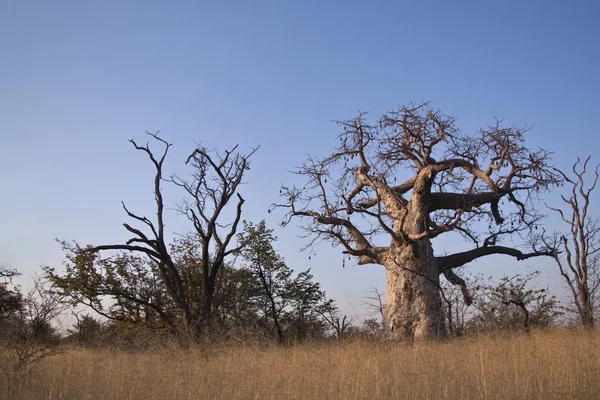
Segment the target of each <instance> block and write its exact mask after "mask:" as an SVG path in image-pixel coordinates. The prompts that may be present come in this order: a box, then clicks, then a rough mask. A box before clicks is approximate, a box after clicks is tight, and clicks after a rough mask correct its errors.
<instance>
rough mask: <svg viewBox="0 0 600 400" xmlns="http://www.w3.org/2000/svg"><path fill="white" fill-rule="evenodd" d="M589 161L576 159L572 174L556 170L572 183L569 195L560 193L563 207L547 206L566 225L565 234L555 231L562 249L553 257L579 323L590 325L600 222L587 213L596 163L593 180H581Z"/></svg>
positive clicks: (599, 268)
mask: <svg viewBox="0 0 600 400" xmlns="http://www.w3.org/2000/svg"><path fill="white" fill-rule="evenodd" d="M589 161H590V157H588V158H587V159H586V160H585V161H584V162H583V164H582V163H581V160H580V159H577V162H575V164H574V165H573V175H572V176H568V175H567V174H565V173H564V172H562V171H558V170H557V171H558V172H559V173H560V174H561V175H562V177H563V179H564V181H565V182H566V183H567V184H568V185H569V186H570V187H571V195H570V197H565V196H561V198H562V201H563V202H564V203H565V205H566V210H563V209H561V208H557V207H551V206H548V208H550V209H551V210H553V211H556V212H557V213H558V214H560V217H561V218H562V220H563V221H564V222H565V224H566V225H567V226H568V228H569V229H568V233H567V234H566V235H560V234H555V235H554V238H553V241H554V242H558V243H559V244H560V248H561V250H562V253H563V254H562V255H560V254H556V255H555V256H554V259H555V260H556V263H557V264H558V268H559V271H560V274H561V275H562V277H563V278H564V279H565V282H566V284H567V286H568V288H569V291H570V293H571V299H572V301H573V303H574V305H575V308H576V310H577V314H578V315H579V318H580V319H581V323H582V324H583V325H584V326H586V327H589V328H593V327H594V300H595V299H596V295H597V293H598V287H600V224H599V221H598V219H597V218H595V217H594V216H592V215H591V214H590V196H591V194H592V192H593V190H594V189H595V188H596V184H597V183H598V168H599V166H596V168H595V170H594V175H593V180H592V184H591V185H590V186H589V187H587V188H586V187H585V182H584V181H585V176H586V173H587V172H588V164H589Z"/></svg>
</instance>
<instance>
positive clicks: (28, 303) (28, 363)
mask: <svg viewBox="0 0 600 400" xmlns="http://www.w3.org/2000/svg"><path fill="white" fill-rule="evenodd" d="M17 275H18V272H16V271H15V270H8V271H7V270H5V271H2V272H1V276H2V277H3V278H4V279H5V280H4V281H3V282H2V283H0V287H2V288H3V290H2V295H3V296H2V297H3V299H2V300H3V301H2V303H3V305H4V307H3V310H2V311H3V312H2V315H1V319H0V352H1V354H0V358H2V360H1V362H0V368H3V369H8V371H5V374H2V375H6V373H7V374H9V375H13V376H16V377H17V378H19V379H24V378H25V377H26V375H27V373H28V372H29V371H30V369H31V368H32V367H33V366H34V365H35V364H37V363H38V362H40V361H41V360H42V359H44V358H46V357H49V356H53V355H56V354H58V353H59V352H60V346H59V345H60V335H59V334H58V333H57V331H56V330H55V328H54V327H53V326H52V323H53V321H54V320H55V318H56V317H57V316H58V315H59V314H60V313H62V312H63V311H64V310H65V309H66V307H67V306H66V303H65V302H64V301H63V297H62V296H61V295H60V294H58V293H56V292H54V291H52V290H51V289H49V287H48V286H49V285H48V282H47V281H45V280H44V279H42V278H39V277H37V276H35V277H34V278H33V287H32V289H31V290H29V291H28V292H23V291H22V290H21V288H20V287H19V286H17V285H13V284H12V282H11V281H10V279H11V278H12V277H15V276H17ZM11 286H12V287H11ZM7 296H8V297H7ZM7 298H8V299H9V301H8V302H7ZM7 303H10V307H7ZM9 384H10V388H9V389H10V390H13V389H14V390H18V384H17V386H16V387H15V386H14V384H15V382H12V383H9Z"/></svg>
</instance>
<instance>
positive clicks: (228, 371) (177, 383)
mask: <svg viewBox="0 0 600 400" xmlns="http://www.w3.org/2000/svg"><path fill="white" fill-rule="evenodd" d="M215 348H216V347H215V346H212V347H211V351H210V352H207V351H205V350H203V349H202V348H194V349H191V350H187V351H184V350H181V349H177V348H170V349H169V348H161V349H157V350H155V351H138V352H126V351H123V350H109V349H97V350H93V349H79V348H72V349H69V350H67V351H66V352H64V353H63V354H60V355H57V356H54V357H50V358H47V359H44V360H43V361H42V362H41V363H40V364H38V365H37V366H35V367H34V368H33V369H32V370H31V371H30V373H29V374H28V375H26V376H25V377H21V378H18V377H16V376H12V375H10V374H8V373H3V374H2V376H1V378H0V398H11V399H50V398H52V399H100V398H102V399H145V400H151V399H200V398H210V399H317V398H318V399H330V398H336V399H367V398H368V399H389V398H394V399H507V398H511V399H525V398H527V399H565V398H576V399H588V398H597V394H598V393H600V335H599V334H598V333H597V332H576V331H567V330H556V331H551V332H534V333H532V334H530V335H513V336H491V335H487V336H477V337H471V338H464V339H458V340H454V341H450V342H446V343H421V344H415V345H406V344H393V343H383V342H377V341H367V340H348V341H340V342H338V343H336V342H329V343H306V344H300V345H292V346H277V345H269V346H249V345H223V346H219V347H218V348H216V349H215ZM5 372H6V371H5Z"/></svg>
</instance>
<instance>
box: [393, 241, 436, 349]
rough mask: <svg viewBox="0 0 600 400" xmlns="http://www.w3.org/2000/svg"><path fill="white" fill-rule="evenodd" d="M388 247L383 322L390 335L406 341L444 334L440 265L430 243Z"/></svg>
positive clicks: (427, 338) (431, 337)
mask: <svg viewBox="0 0 600 400" xmlns="http://www.w3.org/2000/svg"><path fill="white" fill-rule="evenodd" d="M415 247H416V248H414V249H413V246H409V245H405V246H403V247H401V248H393V247H392V248H390V250H389V252H388V254H387V255H386V256H385V257H384V259H383V262H384V265H385V267H386V270H387V277H386V280H387V283H386V304H385V309H384V313H385V323H386V325H387V327H388V329H389V331H390V333H391V335H392V337H393V338H395V339H399V340H408V341H421V340H437V339H443V338H446V337H447V330H446V325H445V317H444V315H445V314H444V309H443V305H442V299H441V295H440V288H439V276H440V272H439V267H438V265H437V263H436V260H435V258H434V257H433V251H432V248H431V244H430V242H429V241H428V240H421V241H419V242H418V244H416V245H415Z"/></svg>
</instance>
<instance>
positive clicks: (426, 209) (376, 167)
mask: <svg viewBox="0 0 600 400" xmlns="http://www.w3.org/2000/svg"><path fill="white" fill-rule="evenodd" d="M338 125H339V126H340V128H341V129H342V130H341V133H340V134H339V146H338V147H337V148H336V149H335V150H334V152H333V153H332V154H331V155H329V156H327V157H324V158H315V157H309V158H308V160H307V161H306V162H305V163H303V164H302V165H301V166H300V167H298V168H297V170H296V171H295V172H296V173H297V174H299V175H300V176H302V177H304V178H305V179H306V184H305V186H303V187H297V186H285V185H284V186H282V188H281V196H282V197H283V199H284V201H283V202H282V203H279V204H274V205H273V206H272V208H271V211H272V210H274V209H277V208H283V209H285V210H286V213H285V216H284V218H283V221H282V224H283V225H287V224H288V223H290V221H291V220H293V219H294V218H296V217H298V218H300V219H301V221H302V227H303V229H305V230H306V232H307V236H308V237H310V238H311V241H310V243H309V244H308V246H311V245H312V244H313V243H314V242H315V241H320V240H327V241H331V242H332V243H333V244H334V245H339V246H342V248H343V253H344V254H347V255H349V256H354V257H356V258H357V260H358V264H361V265H362V264H381V265H383V266H384V267H385V268H386V272H387V278H386V280H387V283H386V305H385V321H386V325H387V327H388V328H389V330H390V331H391V332H392V335H393V337H395V338H402V339H408V340H425V339H435V338H442V337H445V336H446V335H447V332H446V327H445V324H444V312H443V306H442V301H441V298H440V275H441V274H443V275H444V276H445V278H446V279H447V280H448V281H450V282H451V283H453V284H455V285H460V286H461V287H463V288H464V289H465V290H464V292H465V294H466V295H467V296H468V293H467V291H466V286H465V282H464V280H463V279H461V278H460V277H459V276H457V275H456V274H455V273H454V269H456V268H458V267H460V266H463V265H465V264H468V263H469V262H472V261H474V260H476V259H478V258H480V257H484V256H488V255H493V254H503V255H507V256H511V257H514V258H516V259H517V260H525V259H528V258H531V257H536V256H552V255H553V254H554V251H553V250H552V249H548V248H536V246H534V245H533V243H535V242H533V241H532V242H530V243H531V245H530V246H528V247H529V248H528V249H527V250H525V249H521V248H516V247H507V246H503V245H502V244H501V242H502V240H503V239H505V238H507V237H511V236H515V235H518V236H520V237H522V238H526V237H527V235H528V233H530V232H531V230H532V229H534V228H536V226H537V224H538V223H539V221H540V218H541V215H540V214H538V212H537V211H536V208H535V207H534V205H535V204H534V200H535V199H536V198H537V194H538V193H539V192H543V191H545V190H548V189H549V188H550V187H552V186H553V185H554V184H556V183H558V182H559V180H560V176H559V175H558V174H557V173H556V172H555V171H554V170H553V169H552V168H551V166H549V164H548V163H549V161H550V152H549V151H547V150H544V149H530V148H528V147H526V145H525V139H524V133H525V132H526V131H527V128H519V127H516V126H508V127H503V126H502V123H501V121H496V122H495V123H494V124H493V125H490V126H488V127H487V128H485V129H482V130H480V131H478V132H476V133H475V134H472V135H468V134H464V133H462V132H461V131H460V130H459V128H458V126H457V124H456V119H455V118H454V117H453V116H449V115H445V114H443V113H442V112H440V111H438V110H435V109H432V108H431V107H430V106H429V104H428V103H424V104H418V105H409V106H405V107H402V108H399V109H398V110H395V111H392V112H388V113H386V114H384V115H383V116H382V117H380V118H379V119H378V120H377V121H376V122H375V123H373V124H372V123H369V121H368V120H367V118H366V114H364V113H361V114H359V115H358V116H357V117H356V118H354V119H351V120H345V121H338ZM407 173H410V175H408V176H407ZM451 232H454V233H456V234H459V235H462V237H464V238H465V239H466V240H468V241H470V242H472V248H471V249H470V250H467V251H462V252H457V253H454V254H449V255H443V256H437V255H435V254H434V250H433V243H434V239H437V238H439V237H441V236H442V235H443V234H446V233H451ZM384 235H387V238H388V239H387V240H389V242H387V243H385V245H378V242H379V240H380V239H382V237H384ZM376 241H377V242H376Z"/></svg>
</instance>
